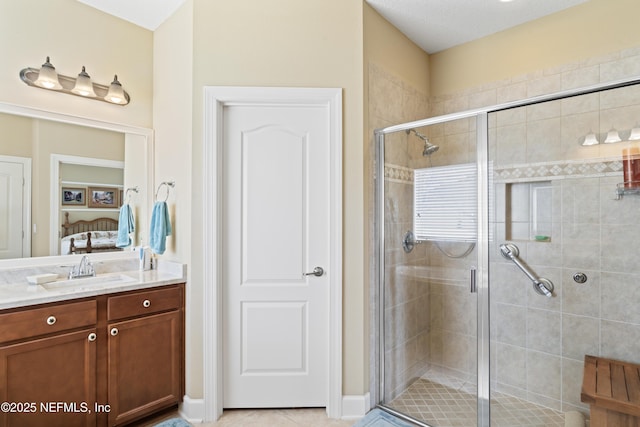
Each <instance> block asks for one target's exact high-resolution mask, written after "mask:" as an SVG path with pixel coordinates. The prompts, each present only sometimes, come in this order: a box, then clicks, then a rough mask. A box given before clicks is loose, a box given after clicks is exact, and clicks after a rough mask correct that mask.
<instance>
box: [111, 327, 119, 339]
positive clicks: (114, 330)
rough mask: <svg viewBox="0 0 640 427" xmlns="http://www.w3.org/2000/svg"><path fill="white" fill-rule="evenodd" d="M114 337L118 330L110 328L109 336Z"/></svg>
mask: <svg viewBox="0 0 640 427" xmlns="http://www.w3.org/2000/svg"><path fill="white" fill-rule="evenodd" d="M116 335H118V328H111V336H112V337H115V336H116Z"/></svg>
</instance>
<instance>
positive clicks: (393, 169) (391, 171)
mask: <svg viewBox="0 0 640 427" xmlns="http://www.w3.org/2000/svg"><path fill="white" fill-rule="evenodd" d="M384 179H385V180H386V181H390V182H397V183H400V184H411V185H413V169H411V168H408V167H405V166H398V165H392V164H391V163H385V164H384Z"/></svg>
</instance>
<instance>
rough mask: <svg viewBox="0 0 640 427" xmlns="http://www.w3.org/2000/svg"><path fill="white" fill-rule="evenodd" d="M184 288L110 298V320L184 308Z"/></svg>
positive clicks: (155, 290) (108, 302)
mask: <svg viewBox="0 0 640 427" xmlns="http://www.w3.org/2000/svg"><path fill="white" fill-rule="evenodd" d="M182 300H183V298H182V287H171V288H164V289H153V290H149V291H144V292H136V293H129V294H126V295H119V296H114V297H110V298H109V299H108V301H107V318H108V320H117V319H124V318H126V317H134V316H143V315H147V314H152V313H159V312H162V311H168V310H176V309H180V308H182Z"/></svg>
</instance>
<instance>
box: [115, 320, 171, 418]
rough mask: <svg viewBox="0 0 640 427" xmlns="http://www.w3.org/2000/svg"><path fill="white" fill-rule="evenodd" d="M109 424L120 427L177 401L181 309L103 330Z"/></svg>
mask: <svg viewBox="0 0 640 427" xmlns="http://www.w3.org/2000/svg"><path fill="white" fill-rule="evenodd" d="M108 328H109V404H110V405H111V412H109V425H110V426H114V425H121V424H124V423H127V422H129V421H132V420H135V419H138V418H140V417H143V416H145V415H148V414H151V413H153V412H155V411H157V410H159V409H163V408H166V407H169V406H171V405H174V404H176V403H178V402H180V401H181V400H182V393H183V390H182V381H181V378H182V376H183V357H182V355H183V329H182V311H171V312H168V313H163V314H158V315H153V316H146V317H141V318H138V319H133V320H127V321H123V322H117V323H111V324H110V325H109V326H108Z"/></svg>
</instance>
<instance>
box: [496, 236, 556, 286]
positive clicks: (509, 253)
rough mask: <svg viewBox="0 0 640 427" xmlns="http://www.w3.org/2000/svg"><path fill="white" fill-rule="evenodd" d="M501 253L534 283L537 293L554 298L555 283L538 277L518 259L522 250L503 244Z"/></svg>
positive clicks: (510, 244) (512, 245)
mask: <svg viewBox="0 0 640 427" xmlns="http://www.w3.org/2000/svg"><path fill="white" fill-rule="evenodd" d="M500 253H501V254H502V256H503V257H505V258H506V259H508V260H511V261H513V263H514V264H515V265H517V266H518V268H519V269H520V270H522V272H523V273H524V274H525V275H526V276H527V277H528V278H529V280H531V282H533V289H535V291H536V292H537V293H539V294H540V295H544V296H545V297H547V298H551V297H552V296H553V288H554V286H553V282H551V280H549V279H545V278H544V277H540V276H538V275H537V274H536V273H534V272H533V270H531V268H530V267H529V266H528V265H526V264H524V263H523V262H522V261H521V260H520V258H518V256H519V255H520V249H518V247H517V246H516V245H514V244H513V243H503V244H502V245H500Z"/></svg>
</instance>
